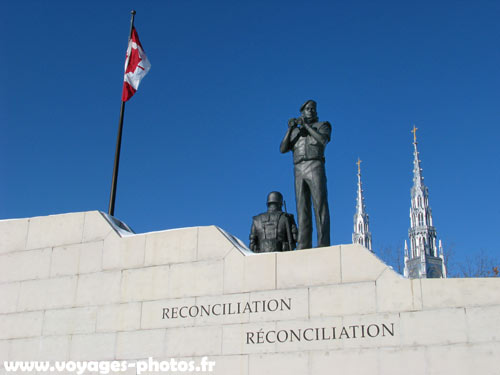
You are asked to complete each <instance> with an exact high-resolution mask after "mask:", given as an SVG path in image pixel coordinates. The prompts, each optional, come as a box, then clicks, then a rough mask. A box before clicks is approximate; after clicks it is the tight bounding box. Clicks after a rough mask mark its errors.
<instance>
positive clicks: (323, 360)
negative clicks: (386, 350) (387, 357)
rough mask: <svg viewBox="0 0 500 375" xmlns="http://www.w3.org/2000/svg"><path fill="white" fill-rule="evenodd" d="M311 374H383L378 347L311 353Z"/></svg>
mask: <svg viewBox="0 0 500 375" xmlns="http://www.w3.org/2000/svg"><path fill="white" fill-rule="evenodd" d="M309 363H310V367H309V374H311V375H331V374H332V373H334V374H342V375H359V374H370V375H377V374H380V375H382V373H381V372H379V371H378V352H377V350H376V349H345V350H331V351H317V352H310V353H309Z"/></svg>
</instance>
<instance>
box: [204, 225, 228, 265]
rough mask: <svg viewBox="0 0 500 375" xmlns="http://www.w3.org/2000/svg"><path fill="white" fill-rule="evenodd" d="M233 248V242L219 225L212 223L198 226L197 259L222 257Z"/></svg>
mask: <svg viewBox="0 0 500 375" xmlns="http://www.w3.org/2000/svg"><path fill="white" fill-rule="evenodd" d="M232 248H233V244H232V243H231V242H230V241H228V240H227V238H226V237H225V236H224V235H223V234H222V233H221V232H220V230H218V229H217V227H215V226H213V225H211V226H209V227H199V228H198V253H197V257H196V259H198V260H209V259H221V258H224V257H225V256H226V255H227V254H228V253H229V251H230V250H231V249H232Z"/></svg>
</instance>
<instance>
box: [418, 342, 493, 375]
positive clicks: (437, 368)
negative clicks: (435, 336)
mask: <svg viewBox="0 0 500 375" xmlns="http://www.w3.org/2000/svg"><path fill="white" fill-rule="evenodd" d="M499 356H500V344H499V343H498V342H495V343H484V344H460V345H453V346H434V347H429V348H427V351H426V358H427V373H428V374H430V375H437V374H458V375H462V374H463V375H469V374H476V373H478V374H498V358H499Z"/></svg>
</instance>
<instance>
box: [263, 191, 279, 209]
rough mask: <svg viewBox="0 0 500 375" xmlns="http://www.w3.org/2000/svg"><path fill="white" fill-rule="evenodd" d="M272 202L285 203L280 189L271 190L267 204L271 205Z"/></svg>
mask: <svg viewBox="0 0 500 375" xmlns="http://www.w3.org/2000/svg"><path fill="white" fill-rule="evenodd" d="M271 203H278V204H279V205H280V206H281V205H283V195H281V193H280V192H279V191H271V192H270V193H269V194H268V196H267V205H268V206H269V205H270V204H271Z"/></svg>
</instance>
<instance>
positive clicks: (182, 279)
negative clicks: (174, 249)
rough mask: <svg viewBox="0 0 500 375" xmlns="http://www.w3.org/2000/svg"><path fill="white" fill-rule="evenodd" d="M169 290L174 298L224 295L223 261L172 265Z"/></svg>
mask: <svg viewBox="0 0 500 375" xmlns="http://www.w3.org/2000/svg"><path fill="white" fill-rule="evenodd" d="M168 289H169V295H170V297H172V298H178V297H193V296H207V295H214V294H222V289H223V263H222V260H218V261H200V262H193V263H177V264H172V265H171V266H170V279H169V284H168Z"/></svg>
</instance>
